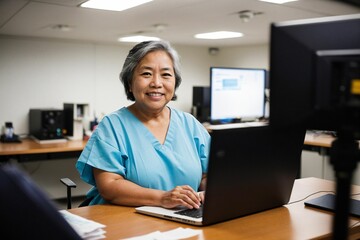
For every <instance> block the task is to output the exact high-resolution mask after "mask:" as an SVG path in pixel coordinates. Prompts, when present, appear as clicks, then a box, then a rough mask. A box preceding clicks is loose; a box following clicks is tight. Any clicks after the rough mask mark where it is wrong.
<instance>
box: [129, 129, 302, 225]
mask: <svg viewBox="0 0 360 240" xmlns="http://www.w3.org/2000/svg"><path fill="white" fill-rule="evenodd" d="M304 138H305V130H279V129H273V128H271V127H270V126H258V127H246V128H244V127H240V128H225V129H213V130H212V131H211V145H210V155H209V166H208V174H207V184H206V191H205V201H204V203H203V205H202V209H201V211H202V216H200V217H189V216H184V215H182V214H179V213H178V212H179V211H181V210H182V209H181V208H175V209H165V208H162V207H152V206H141V207H137V208H135V211H136V212H137V213H141V214H146V215H150V216H154V217H160V218H164V219H168V220H172V221H179V222H183V223H187V224H191V225H198V226H206V225H210V224H214V223H219V222H223V221H227V220H230V219H234V218H238V217H242V216H246V215H250V214H254V213H257V212H261V211H265V210H268V209H272V208H276V207H280V206H282V205H284V204H287V203H288V201H289V199H290V195H291V191H292V187H293V184H294V181H295V179H296V178H297V177H298V176H299V171H300V164H301V162H300V161H301V151H302V146H303V143H304ZM190 211H195V210H190Z"/></svg>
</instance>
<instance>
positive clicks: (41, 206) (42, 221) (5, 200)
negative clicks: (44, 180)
mask: <svg viewBox="0 0 360 240" xmlns="http://www.w3.org/2000/svg"><path fill="white" fill-rule="evenodd" d="M0 196H1V197H0V214H1V219H2V220H1V234H2V235H4V236H8V238H11V239H59V240H63V239H79V240H80V239H82V238H81V237H80V236H79V235H78V234H77V233H76V231H75V230H74V229H73V228H72V227H71V226H70V225H69V223H68V222H67V221H66V220H65V219H64V218H63V217H62V215H61V214H60V213H59V212H58V210H57V208H56V207H55V205H54V204H53V203H52V202H51V200H50V199H48V197H47V196H46V195H45V194H44V193H43V192H42V191H41V190H40V189H39V188H38V187H37V185H35V183H33V182H32V181H31V179H30V178H29V177H28V176H27V175H26V173H23V172H22V171H21V170H19V169H18V168H17V167H15V166H13V165H10V164H5V165H1V166H0Z"/></svg>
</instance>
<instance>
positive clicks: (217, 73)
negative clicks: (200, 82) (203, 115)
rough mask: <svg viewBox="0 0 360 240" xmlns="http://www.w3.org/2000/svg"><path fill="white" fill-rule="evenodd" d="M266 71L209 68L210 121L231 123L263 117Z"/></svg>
mask: <svg viewBox="0 0 360 240" xmlns="http://www.w3.org/2000/svg"><path fill="white" fill-rule="evenodd" d="M265 84H266V70H265V69H256V68H229V67H211V68H210V122H211V123H213V124H217V123H220V124H221V123H232V122H242V121H253V120H256V119H259V118H262V117H264V112H265Z"/></svg>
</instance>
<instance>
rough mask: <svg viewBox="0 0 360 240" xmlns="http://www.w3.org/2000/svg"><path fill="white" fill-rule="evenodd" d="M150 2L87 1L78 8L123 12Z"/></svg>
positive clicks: (126, 0)
mask: <svg viewBox="0 0 360 240" xmlns="http://www.w3.org/2000/svg"><path fill="white" fill-rule="evenodd" d="M151 1H152V0H131V1H129V0H89V1H87V2H84V3H82V4H81V5H80V7H86V8H95V9H101V10H111V11H123V10H126V9H129V8H133V7H136V6H139V5H141V4H144V3H147V2H151Z"/></svg>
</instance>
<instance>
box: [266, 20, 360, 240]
mask: <svg viewBox="0 0 360 240" xmlns="http://www.w3.org/2000/svg"><path fill="white" fill-rule="evenodd" d="M270 41H271V43H270V119H269V124H270V126H272V127H278V128H289V129H297V128H307V129H318V130H331V131H335V132H336V134H337V139H335V141H334V142H333V143H332V146H331V150H330V162H331V164H332V165H333V167H334V170H335V174H334V175H335V178H336V197H331V205H332V206H333V207H334V211H335V215H334V224H333V232H334V233H333V239H345V238H346V237H347V232H348V213H349V209H350V189H351V187H350V186H351V181H352V174H353V171H354V170H355V168H356V165H357V161H358V159H359V157H358V156H359V155H360V152H359V148H358V142H356V141H355V139H356V138H357V139H358V138H360V14H354V15H345V16H334V17H325V18H318V19H309V20H300V21H291V22H283V23H274V24H272V25H271V39H270ZM331 196H333V195H331ZM317 200H319V199H317ZM326 201H328V200H326ZM317 202H318V203H317V204H318V207H319V208H322V206H324V200H319V201H317ZM351 207H352V208H354V209H355V208H360V203H359V202H357V203H356V204H352V205H351Z"/></svg>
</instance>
